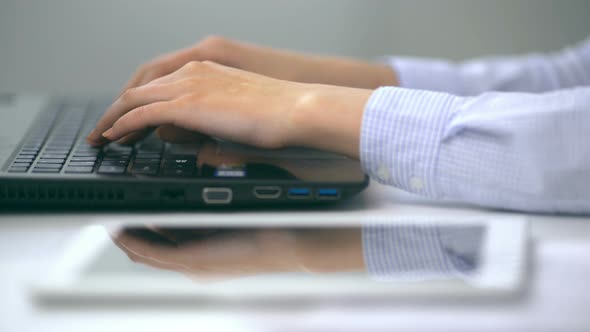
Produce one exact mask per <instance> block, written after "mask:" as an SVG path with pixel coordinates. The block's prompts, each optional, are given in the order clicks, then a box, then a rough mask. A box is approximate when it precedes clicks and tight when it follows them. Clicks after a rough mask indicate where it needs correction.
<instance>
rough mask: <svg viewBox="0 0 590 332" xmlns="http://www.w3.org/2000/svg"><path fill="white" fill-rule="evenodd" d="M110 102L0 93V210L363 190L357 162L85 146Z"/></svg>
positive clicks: (223, 144)
mask: <svg viewBox="0 0 590 332" xmlns="http://www.w3.org/2000/svg"><path fill="white" fill-rule="evenodd" d="M111 101H112V99H110V98H87V99H82V98H68V97H51V96H43V95H25V94H1V95H0V207H12V208H16V209H24V208H29V207H37V206H45V207H86V208H88V207H89V208H99V207H122V208H127V207H137V208H165V207H175V208H178V207H186V208H192V207H195V208H198V207H204V206H240V205H246V206H249V205H257V204H261V205H274V204H299V205H301V204H312V203H327V202H336V201H341V200H343V199H346V198H348V197H351V196H353V195H355V194H357V193H359V192H361V191H362V190H363V189H364V188H366V187H367V185H368V183H369V179H368V177H367V176H366V175H365V174H364V173H363V172H362V169H361V166H360V164H359V162H358V161H356V160H352V159H349V158H346V157H344V156H341V155H337V154H332V153H326V152H321V151H316V150H309V149H303V148H288V149H280V150H264V149H257V148H253V147H249V146H244V145H239V144H234V143H231V142H227V141H222V140H218V139H207V140H203V141H200V142H195V143H194V144H171V143H167V142H164V141H162V140H160V139H159V138H158V137H157V136H156V135H150V136H148V137H147V138H145V139H144V140H142V141H140V142H137V143H136V144H134V145H133V146H124V145H119V144H116V143H111V144H109V145H106V146H103V147H99V148H97V147H92V146H90V145H88V144H87V143H86V141H85V138H86V136H87V134H88V133H89V132H90V130H91V129H92V128H94V125H95V123H96V122H97V121H98V119H99V118H100V116H101V115H102V113H103V112H104V111H105V110H106V108H107V107H108V106H109V105H110V103H111Z"/></svg>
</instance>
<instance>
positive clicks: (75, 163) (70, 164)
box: [68, 161, 95, 167]
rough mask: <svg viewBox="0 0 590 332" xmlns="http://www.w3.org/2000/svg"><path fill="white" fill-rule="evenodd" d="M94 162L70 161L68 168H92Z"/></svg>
mask: <svg viewBox="0 0 590 332" xmlns="http://www.w3.org/2000/svg"><path fill="white" fill-rule="evenodd" d="M94 164H95V162H94V161H71V162H70V163H69V164H68V167H69V166H74V167H79V166H94Z"/></svg>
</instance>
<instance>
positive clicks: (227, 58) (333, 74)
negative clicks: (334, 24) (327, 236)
mask: <svg viewBox="0 0 590 332" xmlns="http://www.w3.org/2000/svg"><path fill="white" fill-rule="evenodd" d="M191 61H213V62H217V63H219V64H222V65H225V66H228V67H235V68H239V69H242V70H246V71H250V72H254V73H257V74H261V75H264V76H269V77H273V78H277V79H281V80H287V81H295V82H301V83H320V84H328V85H339V86H347V87H356V88H364V89H375V88H377V87H379V86H383V85H397V79H396V77H395V74H394V72H393V70H392V69H391V68H389V67H388V66H385V65H379V64H371V63H365V62H362V61H357V60H352V59H347V58H337V57H324V56H316V55H308V54H300V53H294V52H290V51H284V50H278V49H273V48H269V47H262V46H257V45H252V44H246V43H242V42H238V41H234V40H231V39H227V38H223V37H218V36H211V37H207V38H205V39H203V40H202V41H201V42H199V43H197V44H196V45H194V46H191V47H188V48H185V49H181V50H179V51H176V52H172V53H169V54H166V55H164V56H161V57H158V58H156V59H154V60H151V61H149V62H148V63H146V64H143V65H141V66H140V67H139V68H138V70H137V71H136V72H135V74H134V75H133V76H132V77H131V79H130V80H129V82H128V83H127V84H126V85H125V87H124V88H123V90H122V91H121V93H123V92H125V91H127V90H128V89H130V88H135V87H138V86H142V85H145V84H147V83H149V82H151V81H153V80H154V79H157V78H159V77H162V76H165V75H168V74H170V73H173V72H175V71H176V70H178V69H180V68H181V67H182V66H184V65H185V64H187V63H188V62H191Z"/></svg>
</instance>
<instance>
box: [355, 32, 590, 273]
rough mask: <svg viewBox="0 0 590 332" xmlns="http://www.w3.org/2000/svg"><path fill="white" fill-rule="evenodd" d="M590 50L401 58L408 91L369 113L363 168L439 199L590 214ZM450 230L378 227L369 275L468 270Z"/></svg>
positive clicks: (394, 92)
mask: <svg viewBox="0 0 590 332" xmlns="http://www.w3.org/2000/svg"><path fill="white" fill-rule="evenodd" d="M589 45H590V44H589V43H586V44H582V45H581V46H579V47H577V48H575V49H568V50H566V51H563V52H561V53H560V54H559V55H554V56H547V57H543V56H532V57H529V58H523V59H521V60H518V61H517V60H509V61H507V62H503V61H499V60H498V61H497V62H485V63H480V64H477V65H473V64H470V65H467V66H459V67H456V66H446V65H444V66H439V65H438V64H436V65H432V64H429V63H427V62H426V63H423V62H420V61H410V62H406V64H402V65H399V64H401V63H402V62H399V61H398V62H395V63H394V65H396V64H397V65H398V66H399V67H397V68H401V74H400V77H401V83H402V85H403V86H404V87H382V88H379V89H377V90H375V91H374V92H373V94H372V96H371V97H370V99H369V101H368V103H367V105H366V106H365V111H364V114H363V122H362V126H361V142H360V159H361V163H362V166H363V169H364V171H365V172H366V173H367V174H369V175H370V176H371V177H372V178H373V179H376V180H377V181H379V182H381V183H384V184H387V185H391V186H395V187H397V188H400V189H403V190H405V191H408V192H412V193H415V194H419V195H423V196H427V197H430V198H435V199H442V200H453V201H460V202H466V203H471V204H474V205H477V206H482V207H491V208H500V209H511V210H518V211H527V212H544V213H568V214H590V140H589V139H588V133H590V46H589ZM521 67H522V68H521ZM410 88H412V89H410ZM418 88H420V89H418ZM425 89H431V90H437V91H429V90H425ZM556 89H557V90H556ZM488 90H506V91H520V92H502V91H492V92H485V91H488ZM553 90H555V91H553ZM445 91H447V92H445ZM449 92H450V93H449ZM531 92H534V93H531ZM440 234H442V233H440V231H439V230H436V229H420V228H405V229H402V228H373V229H367V230H366V231H365V232H364V235H363V240H364V250H365V255H366V263H367V267H368V270H369V271H370V272H372V273H374V274H377V275H379V276H388V275H389V274H391V273H394V274H398V275H411V272H419V274H423V275H432V274H433V273H434V274H436V273H439V274H440V275H443V276H444V275H447V276H448V275H456V274H461V273H462V272H464V271H463V270H461V267H460V265H457V262H460V261H461V260H460V259H459V260H458V258H457V257H456V256H455V255H454V254H453V253H452V252H449V251H448V250H445V249H444V248H445V246H444V245H442V244H441V242H440V241H439V240H438V237H439V236H440ZM413 260H414V261H413ZM388 273H389V274H388ZM414 277H416V276H415V275H414Z"/></svg>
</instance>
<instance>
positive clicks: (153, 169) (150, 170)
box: [131, 165, 159, 175]
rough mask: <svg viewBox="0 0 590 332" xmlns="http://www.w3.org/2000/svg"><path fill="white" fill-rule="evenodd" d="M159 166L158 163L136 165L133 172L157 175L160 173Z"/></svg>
mask: <svg viewBox="0 0 590 332" xmlns="http://www.w3.org/2000/svg"><path fill="white" fill-rule="evenodd" d="M158 169H159V167H158V166H157V165H134V166H133V168H132V169H131V173H133V174H141V175H156V174H158Z"/></svg>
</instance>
